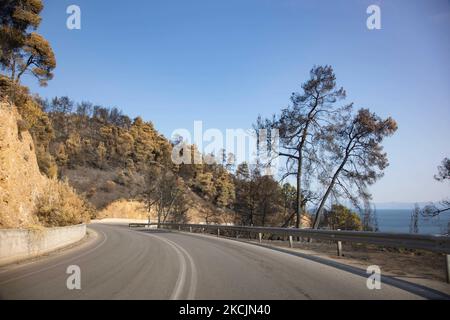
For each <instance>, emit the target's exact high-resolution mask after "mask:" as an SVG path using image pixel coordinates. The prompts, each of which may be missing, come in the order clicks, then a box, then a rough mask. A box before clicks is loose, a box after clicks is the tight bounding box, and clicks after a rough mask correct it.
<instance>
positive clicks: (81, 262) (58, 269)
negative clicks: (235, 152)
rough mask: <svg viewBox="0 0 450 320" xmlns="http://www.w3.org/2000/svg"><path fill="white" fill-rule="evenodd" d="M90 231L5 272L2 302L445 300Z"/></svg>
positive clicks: (233, 245)
mask: <svg viewBox="0 0 450 320" xmlns="http://www.w3.org/2000/svg"><path fill="white" fill-rule="evenodd" d="M90 228H91V229H93V230H95V231H96V233H97V237H93V239H91V240H90V241H87V242H85V243H83V244H81V245H79V246H76V247H74V248H71V249H67V250H64V251H63V252H60V253H58V254H55V255H51V256H49V257H45V258H43V259H39V260H37V261H34V262H31V263H25V264H22V265H14V266H9V267H6V268H3V269H0V299H206V300H210V299H423V298H440V297H439V295H436V292H433V291H428V290H426V289H424V288H419V287H416V286H410V285H408V284H402V283H396V282H394V283H390V284H389V281H387V282H388V283H385V282H384V281H383V282H382V285H381V290H369V289H368V288H367V286H366V280H367V279H366V277H365V275H364V274H361V273H360V274H358V272H352V270H346V269H345V268H339V267H336V266H333V265H329V264H326V263H323V262H321V261H318V260H317V259H309V258H305V257H299V256H296V255H293V254H288V253H285V252H280V251H277V250H272V249H268V248H264V247H261V246H257V245H253V244H247V243H243V242H239V241H234V240H228V239H218V238H215V237H213V236H204V235H192V234H187V233H178V232H168V231H158V230H154V229H153V230H147V231H138V230H130V229H128V228H127V227H126V226H117V225H116V226H114V225H104V224H95V225H90ZM70 265H77V266H79V267H80V270H81V289H80V290H69V289H68V288H67V286H66V281H67V278H68V277H69V275H68V274H67V273H66V270H67V268H68V266H70ZM383 279H385V278H382V280H383ZM386 280H387V278H386Z"/></svg>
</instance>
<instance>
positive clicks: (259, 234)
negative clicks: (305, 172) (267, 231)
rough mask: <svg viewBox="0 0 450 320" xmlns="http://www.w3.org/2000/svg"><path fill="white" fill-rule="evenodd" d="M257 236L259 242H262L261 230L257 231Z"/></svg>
mask: <svg viewBox="0 0 450 320" xmlns="http://www.w3.org/2000/svg"><path fill="white" fill-rule="evenodd" d="M258 238H259V243H261V242H262V233H261V232H260V233H258Z"/></svg>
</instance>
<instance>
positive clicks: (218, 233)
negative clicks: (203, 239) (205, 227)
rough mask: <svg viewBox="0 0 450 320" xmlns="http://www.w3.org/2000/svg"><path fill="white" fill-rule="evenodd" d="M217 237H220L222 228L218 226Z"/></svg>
mask: <svg viewBox="0 0 450 320" xmlns="http://www.w3.org/2000/svg"><path fill="white" fill-rule="evenodd" d="M217 237H220V229H219V228H217Z"/></svg>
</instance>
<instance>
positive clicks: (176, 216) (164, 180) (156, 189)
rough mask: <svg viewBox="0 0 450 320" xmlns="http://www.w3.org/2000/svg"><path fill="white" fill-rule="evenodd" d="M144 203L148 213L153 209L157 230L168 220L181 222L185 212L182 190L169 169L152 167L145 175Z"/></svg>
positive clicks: (178, 180) (176, 178)
mask: <svg viewBox="0 0 450 320" xmlns="http://www.w3.org/2000/svg"><path fill="white" fill-rule="evenodd" d="M143 196H144V201H145V204H146V207H147V211H148V213H149V216H148V217H149V222H150V216H151V214H150V213H151V210H152V209H155V210H156V213H157V217H158V228H159V227H160V224H161V223H164V222H166V221H167V220H168V218H169V217H170V218H172V220H173V221H177V222H178V221H182V220H184V218H183V217H184V216H185V214H186V212H187V208H186V205H185V203H186V202H185V199H184V189H183V186H182V184H181V182H180V179H179V178H178V177H177V176H176V175H175V174H174V173H173V172H172V171H171V170H169V169H166V168H164V167H162V166H152V167H150V169H149V170H148V172H147V175H146V187H145V190H144V192H143Z"/></svg>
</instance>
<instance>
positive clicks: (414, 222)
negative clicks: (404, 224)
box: [409, 203, 420, 233]
mask: <svg viewBox="0 0 450 320" xmlns="http://www.w3.org/2000/svg"><path fill="white" fill-rule="evenodd" d="M419 216H420V207H419V205H418V204H417V203H416V204H415V205H414V210H413V212H412V213H411V222H410V223H409V233H419Z"/></svg>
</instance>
